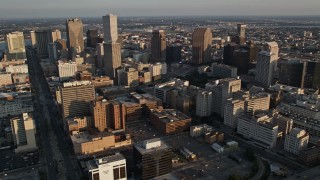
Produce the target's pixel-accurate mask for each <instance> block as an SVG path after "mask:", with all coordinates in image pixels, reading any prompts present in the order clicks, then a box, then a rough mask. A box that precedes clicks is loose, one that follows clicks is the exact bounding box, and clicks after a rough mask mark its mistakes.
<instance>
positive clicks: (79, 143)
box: [71, 130, 131, 155]
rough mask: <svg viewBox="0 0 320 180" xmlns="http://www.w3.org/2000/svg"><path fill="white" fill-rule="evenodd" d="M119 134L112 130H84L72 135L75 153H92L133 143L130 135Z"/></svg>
mask: <svg viewBox="0 0 320 180" xmlns="http://www.w3.org/2000/svg"><path fill="white" fill-rule="evenodd" d="M117 136H119V135H117ZM117 136H116V135H115V134H113V133H110V132H96V131H93V130H92V132H91V131H83V132H74V133H73V134H72V135H71V140H72V143H73V148H74V153H75V154H77V155H84V154H92V153H96V152H101V151H104V150H107V149H111V148H117V147H122V146H128V145H131V138H130V137H129V136H122V137H123V138H117Z"/></svg>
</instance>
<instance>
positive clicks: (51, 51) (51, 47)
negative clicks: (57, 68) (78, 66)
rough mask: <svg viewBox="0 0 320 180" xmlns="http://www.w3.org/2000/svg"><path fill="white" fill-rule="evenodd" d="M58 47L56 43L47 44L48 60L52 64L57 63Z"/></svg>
mask: <svg viewBox="0 0 320 180" xmlns="http://www.w3.org/2000/svg"><path fill="white" fill-rule="evenodd" d="M58 53H59V52H58V45H57V43H56V42H54V43H48V55H49V59H50V60H51V61H53V62H55V61H57V60H58V59H59V54H58Z"/></svg>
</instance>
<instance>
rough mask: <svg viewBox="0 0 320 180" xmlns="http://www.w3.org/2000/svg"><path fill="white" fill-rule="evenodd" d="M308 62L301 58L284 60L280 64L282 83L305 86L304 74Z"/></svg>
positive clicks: (280, 79)
mask: <svg viewBox="0 0 320 180" xmlns="http://www.w3.org/2000/svg"><path fill="white" fill-rule="evenodd" d="M306 68H307V62H303V61H300V60H288V59H287V60H284V61H281V62H280V65H279V81H280V84H284V85H288V86H294V87H299V88H304V79H305V78H304V76H305V73H306V70H307V69H306Z"/></svg>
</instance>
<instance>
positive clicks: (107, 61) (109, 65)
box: [103, 42, 121, 78]
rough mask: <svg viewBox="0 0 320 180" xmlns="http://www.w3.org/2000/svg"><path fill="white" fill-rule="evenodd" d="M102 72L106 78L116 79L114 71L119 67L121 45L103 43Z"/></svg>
mask: <svg viewBox="0 0 320 180" xmlns="http://www.w3.org/2000/svg"><path fill="white" fill-rule="evenodd" d="M103 47H104V70H105V73H106V75H107V76H109V77H111V78H115V77H116V69H117V68H119V67H120V66H121V45H120V44H119V43H115V42H111V43H104V44H103Z"/></svg>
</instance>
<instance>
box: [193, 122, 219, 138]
mask: <svg viewBox="0 0 320 180" xmlns="http://www.w3.org/2000/svg"><path fill="white" fill-rule="evenodd" d="M212 131H213V128H212V126H209V125H207V124H201V125H196V126H191V127H190V136H191V137H199V136H203V135H205V134H206V133H209V132H212Z"/></svg>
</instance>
